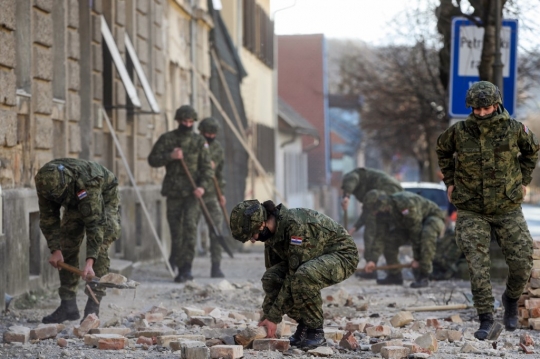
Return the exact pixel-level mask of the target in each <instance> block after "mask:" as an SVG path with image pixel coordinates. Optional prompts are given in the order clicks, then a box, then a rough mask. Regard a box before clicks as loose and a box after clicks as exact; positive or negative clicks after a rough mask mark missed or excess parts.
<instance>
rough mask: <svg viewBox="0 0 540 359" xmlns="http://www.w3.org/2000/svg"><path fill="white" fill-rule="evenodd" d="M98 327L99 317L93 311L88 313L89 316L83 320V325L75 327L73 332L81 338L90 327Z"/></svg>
mask: <svg viewBox="0 0 540 359" xmlns="http://www.w3.org/2000/svg"><path fill="white" fill-rule="evenodd" d="M97 327H99V318H98V317H97V316H96V315H95V314H93V313H92V314H88V316H87V317H86V318H84V320H83V321H82V323H81V325H79V326H77V327H75V328H73V334H75V335H76V336H78V337H79V338H82V337H84V335H85V334H86V333H88V331H89V330H90V329H94V328H97Z"/></svg>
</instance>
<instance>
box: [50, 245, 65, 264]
mask: <svg viewBox="0 0 540 359" xmlns="http://www.w3.org/2000/svg"><path fill="white" fill-rule="evenodd" d="M63 261H64V256H63V255H62V251H61V250H59V249H57V250H55V251H54V252H52V253H51V256H50V257H49V264H50V265H52V266H53V267H54V268H58V262H63Z"/></svg>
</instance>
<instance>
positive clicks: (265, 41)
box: [243, 0, 274, 68]
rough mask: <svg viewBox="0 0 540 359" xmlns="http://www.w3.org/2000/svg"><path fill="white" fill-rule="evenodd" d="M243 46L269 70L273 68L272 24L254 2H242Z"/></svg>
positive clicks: (245, 0)
mask: <svg viewBox="0 0 540 359" xmlns="http://www.w3.org/2000/svg"><path fill="white" fill-rule="evenodd" d="M243 10H244V12H243V45H244V47H245V48H246V49H248V50H249V51H250V52H251V53H253V54H254V55H255V56H257V57H258V58H259V60H261V61H262V62H263V63H264V64H265V65H267V66H268V67H270V68H273V67H274V22H273V21H271V20H270V17H269V16H268V14H266V13H265V12H264V10H263V8H262V7H261V6H260V5H259V4H257V3H256V2H255V0H244V6H243Z"/></svg>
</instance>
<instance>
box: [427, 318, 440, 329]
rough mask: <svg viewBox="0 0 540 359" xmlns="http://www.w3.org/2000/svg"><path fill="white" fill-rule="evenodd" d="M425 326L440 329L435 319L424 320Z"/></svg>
mask: <svg viewBox="0 0 540 359" xmlns="http://www.w3.org/2000/svg"><path fill="white" fill-rule="evenodd" d="M426 326H427V327H428V328H429V327H431V328H435V329H437V328H440V326H441V324H440V323H439V320H438V319H437V318H428V319H426Z"/></svg>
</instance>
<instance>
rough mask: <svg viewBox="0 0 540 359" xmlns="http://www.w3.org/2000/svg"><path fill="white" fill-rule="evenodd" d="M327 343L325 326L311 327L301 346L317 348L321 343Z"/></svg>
mask: <svg viewBox="0 0 540 359" xmlns="http://www.w3.org/2000/svg"><path fill="white" fill-rule="evenodd" d="M323 343H326V339H325V338H324V330H323V328H317V329H309V328H308V330H307V332H306V337H305V339H304V340H303V341H302V343H300V347H301V348H315V347H318V346H320V345H321V344H323Z"/></svg>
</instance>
